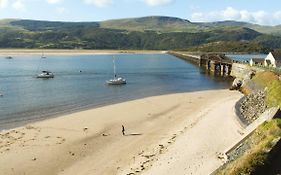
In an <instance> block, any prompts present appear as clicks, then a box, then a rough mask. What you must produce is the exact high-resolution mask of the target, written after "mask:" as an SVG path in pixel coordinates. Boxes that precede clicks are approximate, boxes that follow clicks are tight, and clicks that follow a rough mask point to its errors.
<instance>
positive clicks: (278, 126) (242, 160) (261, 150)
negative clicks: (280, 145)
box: [216, 119, 281, 175]
mask: <svg viewBox="0 0 281 175" xmlns="http://www.w3.org/2000/svg"><path fill="white" fill-rule="evenodd" d="M280 137H281V119H274V120H272V121H270V122H266V123H264V124H263V125H261V126H260V127H258V128H257V129H256V130H255V131H254V133H253V134H252V135H251V136H250V137H249V138H248V139H247V140H246V142H245V143H244V144H247V145H248V146H249V149H248V150H247V151H246V152H245V153H244V154H243V155H241V156H240V157H239V158H237V159H236V160H234V161H232V162H229V163H227V164H226V165H224V166H223V167H222V168H221V169H220V170H218V172H217V173H216V174H217V175H238V174H252V173H253V172H254V171H255V169H256V168H257V167H259V166H261V165H263V164H264V163H265V161H266V160H267V155H268V151H269V150H271V149H272V147H273V146H274V144H275V143H276V141H277V139H278V138H280Z"/></svg>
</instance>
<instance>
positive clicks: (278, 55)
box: [272, 52, 281, 60]
mask: <svg viewBox="0 0 281 175" xmlns="http://www.w3.org/2000/svg"><path fill="white" fill-rule="evenodd" d="M272 55H273V57H274V58H275V60H281V52H272Z"/></svg>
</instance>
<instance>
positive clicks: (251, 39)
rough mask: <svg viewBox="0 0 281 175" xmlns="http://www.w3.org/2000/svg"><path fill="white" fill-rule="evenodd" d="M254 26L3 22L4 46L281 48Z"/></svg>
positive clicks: (0, 38)
mask: <svg viewBox="0 0 281 175" xmlns="http://www.w3.org/2000/svg"><path fill="white" fill-rule="evenodd" d="M247 26H248V27H247ZM250 26H257V25H252V24H249V23H243V22H235V21H224V22H214V23H192V22H190V21H188V20H184V19H180V18H174V17H161V16H151V17H142V18H130V19H117V20H109V21H102V22H59V21H36V20H20V19H6V20H0V48H47V49H141V50H142V49H146V50H150V49H157V50H169V49H189V48H191V49H195V48H200V47H203V48H206V46H207V47H209V46H210V47H212V50H219V49H221V46H220V45H217V44H215V45H213V43H225V42H227V43H235V44H230V45H229V47H228V49H230V50H231V49H234V50H235V48H234V47H239V45H240V44H242V45H245V43H248V44H246V46H243V47H245V48H246V49H244V50H247V51H249V52H251V51H255V52H264V51H267V50H271V49H275V48H281V36H273V35H271V34H264V33H261V32H258V31H256V30H254V29H252V28H251V27H250ZM259 27H260V26H259ZM278 27H280V26H276V28H278ZM277 31H278V30H277ZM248 46H249V47H248ZM207 50H208V49H207ZM209 50H210V49H209Z"/></svg>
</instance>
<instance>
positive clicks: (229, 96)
mask: <svg viewBox="0 0 281 175" xmlns="http://www.w3.org/2000/svg"><path fill="white" fill-rule="evenodd" d="M242 96H243V95H242V94H240V93H239V92H237V91H229V90H209V91H199V92H189V93H179V94H170V95H162V96H155V97H148V98H143V99H139V100H133V101H129V102H124V103H119V104H114V105H108V106H105V107H100V108H95V109H91V110H86V111H81V112H77V113H73V114H69V115H64V116H61V117H58V118H53V119H48V120H45V121H41V122H36V123H32V124H29V125H26V126H23V127H19V128H15V129H11V130H7V131H2V132H1V133H0V138H1V143H0V164H1V165H2V166H0V172H1V173H3V174H6V175H12V174H29V175H35V174H41V175H49V174H67V175H72V174H79V175H84V174H93V175H95V174H97V175H102V174H106V175H111V174H122V175H123V174H130V173H134V174H136V173H137V174H210V173H211V172H212V171H213V170H215V169H216V168H218V167H219V166H220V165H221V164H222V162H221V160H219V159H218V158H217V155H216V154H217V153H218V152H220V151H223V150H224V149H225V148H227V147H229V146H230V145H232V144H233V141H235V140H236V139H237V138H239V137H241V135H240V134H239V133H240V132H242V130H243V128H242V127H241V125H240V124H239V122H238V121H237V120H238V118H237V116H236V114H235V112H234V105H235V103H236V102H237V101H238V100H239V99H240V98H241V97H242ZM122 125H124V128H125V136H123V135H122V132H121V131H122V127H121V126H122Z"/></svg>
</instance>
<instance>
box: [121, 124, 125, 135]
mask: <svg viewBox="0 0 281 175" xmlns="http://www.w3.org/2000/svg"><path fill="white" fill-rule="evenodd" d="M122 134H123V136H124V135H125V127H124V125H122Z"/></svg>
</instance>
